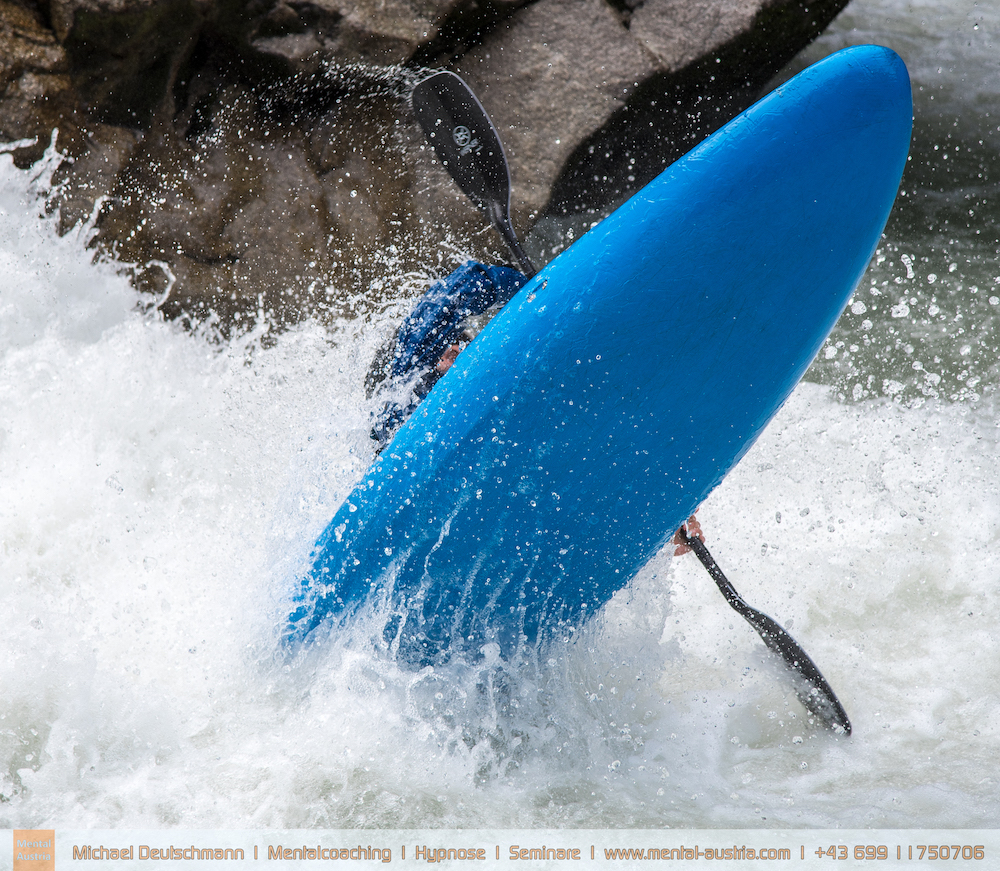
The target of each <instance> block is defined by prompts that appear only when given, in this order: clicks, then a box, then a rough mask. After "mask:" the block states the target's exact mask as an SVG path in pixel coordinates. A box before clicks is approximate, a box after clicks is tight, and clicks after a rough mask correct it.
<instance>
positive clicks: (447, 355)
mask: <svg viewBox="0 0 1000 871" xmlns="http://www.w3.org/2000/svg"><path fill="white" fill-rule="evenodd" d="M461 351H462V346H461V345H449V346H448V347H447V348H445V352H444V353H443V354H442V355H441V359H440V360H438V361H437V365H436V366H435V367H434V370H435V371H436V372H437V373H438V374H439V375H444V373H445V372H447V371H448V370H449V369H450V368H451V364H452V363H454V362H455V360H456V359H457V358H458V355H459V354H460V353H461Z"/></svg>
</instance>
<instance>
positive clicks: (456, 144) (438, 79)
mask: <svg viewBox="0 0 1000 871" xmlns="http://www.w3.org/2000/svg"><path fill="white" fill-rule="evenodd" d="M410 100H411V103H412V105H413V113H414V114H415V115H416V116H417V122H418V123H419V124H420V127H421V128H422V129H423V131H424V135H425V136H426V137H427V139H428V140H429V141H430V143H431V145H432V146H433V147H434V151H435V152H436V153H437V156H438V159H439V160H440V161H441V163H443V164H444V166H445V168H446V169H447V170H448V172H449V174H450V175H451V177H452V178H453V179H455V181H456V182H457V183H458V186H459V187H460V188H461V189H462V191H463V193H464V194H465V195H466V196H467V197H468V198H469V199H470V200H472V202H474V203H475V204H476V205H477V206H478V207H479V208H480V209H481V210H482V211H483V212H484V213H485V214H486V215H487V217H488V218H489V219H490V220H491V221H493V222H494V223H497V222H498V221H499V220H501V219H502V217H503V216H504V215H507V214H509V212H510V173H509V172H508V169H507V157H506V155H505V154H504V151H503V145H501V144H500V136H499V135H498V134H497V131H496V128H495V127H494V126H493V122H492V121H490V116H489V115H487V114H486V110H485V109H484V108H483V107H482V104H481V103H480V102H479V100H478V99H477V97H476V95H475V94H473V93H472V91H471V90H470V88H469V86H468V85H467V84H465V82H463V81H462V80H461V79H460V78H459V77H458V76H456V75H455V74H454V73H450V72H447V71H445V72H440V73H435V74H434V75H432V76H430V77H429V78H426V79H424V80H423V81H422V82H420V83H419V84H418V85H417V86H416V87H415V88H414V89H413V95H412V96H411V98H410Z"/></svg>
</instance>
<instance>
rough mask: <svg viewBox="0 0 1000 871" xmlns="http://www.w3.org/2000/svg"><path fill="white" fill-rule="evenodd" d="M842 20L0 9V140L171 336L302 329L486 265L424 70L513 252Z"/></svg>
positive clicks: (719, 3)
mask: <svg viewBox="0 0 1000 871" xmlns="http://www.w3.org/2000/svg"><path fill="white" fill-rule="evenodd" d="M846 3H847V0H645V2H642V0H535V2H523V0H379V2H376V0H277V2H276V0H0V139H3V140H5V141H19V142H20V141H22V140H31V142H30V143H23V142H22V144H21V146H20V147H18V148H17V149H16V150H15V151H14V157H15V160H16V161H17V163H18V164H19V165H21V166H25V165H28V164H30V163H32V162H34V161H36V160H38V159H39V157H40V156H41V154H42V152H43V151H44V149H45V147H46V146H47V145H48V144H49V142H50V139H51V134H52V131H53V130H54V129H57V130H58V135H57V139H56V141H57V147H58V148H59V149H60V150H61V151H62V152H63V153H65V155H66V156H67V160H66V162H65V163H64V164H63V167H62V168H61V170H60V172H59V180H60V182H61V189H60V192H59V195H58V197H57V198H56V200H55V202H54V205H55V206H58V208H59V209H60V212H61V219H62V222H63V225H64V226H67V227H68V226H71V225H73V224H75V223H77V222H79V221H81V220H87V219H91V218H92V219H93V220H94V221H95V222H96V224H95V226H96V231H97V233H96V237H95V245H96V246H98V248H99V249H100V250H101V251H104V252H108V253H110V254H113V256H115V257H117V258H118V259H119V260H121V261H124V262H128V263H134V264H137V266H136V280H137V281H138V282H139V284H140V286H142V287H144V288H145V289H148V290H149V291H150V292H152V293H159V294H161V295H162V294H163V293H164V291H165V290H166V289H167V288H168V286H169V287H171V293H170V297H169V299H167V300H166V301H165V304H164V311H166V312H167V313H169V314H171V315H174V316H176V315H179V314H192V313H198V312H204V311H207V310H212V311H216V312H217V313H219V314H220V315H221V316H222V317H223V319H227V318H229V317H230V316H232V315H234V314H235V313H236V312H244V311H256V310H258V309H259V308H264V309H266V310H273V311H274V312H276V313H281V315H282V316H284V317H289V318H297V317H299V316H301V315H302V314H303V313H305V312H309V311H315V310H317V309H321V308H323V307H329V306H334V307H337V308H343V307H345V306H352V305H359V304H360V305H364V304H366V303H367V302H368V301H370V300H373V299H379V298H381V297H383V296H385V295H391V294H393V293H394V292H396V289H397V284H398V280H397V278H398V276H399V274H400V273H401V272H407V271H414V272H416V273H418V275H425V274H429V273H433V272H434V271H435V270H443V269H445V268H447V267H448V266H449V265H450V264H451V263H452V262H453V261H454V260H455V259H456V258H457V257H459V256H464V255H469V254H471V255H475V256H480V257H485V258H504V257H505V252H504V249H503V245H502V242H501V241H500V239H499V238H498V237H497V236H496V235H495V234H494V232H493V231H492V230H490V229H485V228H484V226H483V222H482V220H481V219H480V217H479V216H478V214H477V213H476V212H475V211H474V210H473V209H472V207H471V206H469V205H468V203H466V202H465V200H464V198H463V197H462V195H461V194H460V193H459V191H458V190H457V188H456V187H455V186H454V185H453V184H452V183H451V182H450V180H449V179H448V177H447V176H446V174H445V173H444V172H443V171H442V170H441V169H440V167H438V166H437V165H436V163H435V161H434V159H433V156H432V153H431V152H430V150H429V149H426V148H425V147H424V144H423V141H422V136H421V134H420V131H419V129H418V128H417V126H416V124H415V121H414V119H413V117H412V113H411V112H410V110H409V106H408V102H407V99H408V93H409V90H410V88H411V87H412V85H413V83H414V82H415V81H418V80H419V78H420V77H421V75H422V74H425V73H426V71H427V70H428V69H432V68H441V67H446V68H450V69H454V70H456V71H457V72H459V73H460V74H461V75H462V76H463V77H465V78H466V80H467V81H468V82H469V83H470V84H471V85H472V86H473V88H474V89H475V90H476V92H477V93H478V94H479V95H480V98H481V99H482V102H483V104H484V106H485V107H486V109H487V111H489V112H490V114H491V115H492V117H493V119H494V122H495V123H496V126H497V128H498V130H499V131H500V134H501V136H502V138H503V140H504V144H505V146H506V149H507V151H508V156H509V157H510V161H511V174H512V180H513V204H512V205H513V211H514V223H515V227H516V228H517V230H518V232H519V233H521V234H525V233H528V232H529V231H530V230H531V228H532V227H533V226H534V225H535V224H536V222H538V221H539V219H540V218H544V217H548V218H558V216H561V215H565V214H572V213H578V212H587V211H589V210H594V211H597V212H600V211H601V210H605V209H607V208H608V207H610V206H611V205H613V204H615V203H616V202H618V201H620V200H621V199H622V198H624V197H625V196H627V195H628V194H629V193H631V192H633V191H634V190H636V189H638V188H639V187H640V186H641V185H642V184H644V183H645V182H646V181H648V180H649V179H651V178H652V177H653V176H655V175H656V173H657V172H659V171H660V170H661V169H662V168H663V166H665V165H666V164H668V163H669V162H671V161H672V160H674V159H675V158H676V157H677V156H679V155H680V154H682V153H684V152H685V151H687V150H688V149H689V148H690V147H691V146H692V145H694V144H696V143H697V142H698V141H699V140H700V139H702V138H703V137H704V136H706V135H707V134H708V133H710V132H712V131H713V130H714V129H716V128H717V127H718V126H720V125H721V124H722V123H724V122H725V121H727V120H728V119H729V118H731V117H732V116H733V115H734V114H736V113H737V112H738V111H740V110H741V109H743V108H744V107H745V106H746V105H748V104H749V103H750V102H751V101H752V100H753V99H754V98H755V97H756V95H757V93H758V91H759V89H760V88H761V87H762V86H763V84H764V83H765V82H767V80H768V79H769V78H770V77H771V76H772V75H773V74H774V73H775V72H776V71H777V70H778V69H780V68H781V66H783V65H784V64H785V63H786V62H787V61H788V60H789V59H791V58H792V57H793V56H794V55H795V54H796V53H797V52H798V51H799V50H800V49H801V48H803V47H804V46H805V45H807V44H808V43H809V42H810V41H811V40H812V39H814V38H815V37H816V36H817V35H818V34H819V33H820V32H822V30H823V29H824V28H825V27H826V26H827V24H828V23H829V22H830V21H831V20H832V19H833V18H834V17H835V16H836V14H837V13H838V12H839V11H840V10H841V9H842V8H843V7H844V6H845V5H846ZM390 276H391V277H393V279H394V280H392V281H388V280H387V279H388V278H389V277H390ZM418 280H419V279H418Z"/></svg>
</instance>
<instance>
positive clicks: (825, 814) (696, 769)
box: [0, 0, 1000, 828]
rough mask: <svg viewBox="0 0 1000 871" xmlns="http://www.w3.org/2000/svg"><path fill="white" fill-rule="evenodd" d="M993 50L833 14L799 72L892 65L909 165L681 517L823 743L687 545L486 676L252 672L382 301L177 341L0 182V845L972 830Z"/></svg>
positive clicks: (323, 499) (997, 104)
mask: <svg viewBox="0 0 1000 871" xmlns="http://www.w3.org/2000/svg"><path fill="white" fill-rule="evenodd" d="M998 37H1000V10H998V9H997V7H996V6H995V5H991V4H986V3H981V4H979V5H976V4H974V3H972V2H968V0H948V2H942V0H939V2H933V3H932V2H924V3H921V2H904V0H854V2H853V3H852V4H851V6H850V8H849V10H848V11H847V12H846V13H845V14H844V15H842V16H841V17H840V18H839V19H838V21H837V22H836V23H835V25H834V26H833V28H832V29H831V31H830V32H829V33H828V34H826V35H825V36H824V37H823V38H822V39H821V40H820V41H819V42H818V43H817V44H816V45H815V46H813V47H812V48H811V49H810V50H809V52H808V53H807V58H808V59H818V58H819V57H822V56H823V55H825V54H827V53H829V52H830V51H833V50H835V49H837V48H840V47H842V46H844V45H847V44H853V43H861V42H877V43H882V44H886V45H889V46H891V47H893V48H895V49H896V50H897V51H899V53H900V54H901V55H902V56H903V58H904V60H905V61H906V62H907V64H908V66H909V69H910V72H911V75H912V77H913V81H914V87H915V100H916V107H915V114H916V122H915V132H914V144H913V152H912V160H911V162H910V165H909V168H908V170H907V173H906V175H905V177H904V181H903V191H902V194H901V197H900V199H899V202H898V206H897V209H896V211H895V213H894V215H893V217H892V218H891V220H890V223H889V226H888V228H887V231H886V238H885V239H884V241H883V244H882V245H881V246H880V249H879V253H878V255H877V258H876V262H875V263H874V264H873V265H872V267H871V269H870V270H869V273H868V274H867V275H866V276H865V278H864V279H863V281H862V283H861V286H860V287H859V289H858V291H857V293H856V295H855V297H854V299H853V300H852V303H851V305H850V307H849V311H848V313H846V314H845V315H844V317H843V319H842V320H841V322H840V324H839V325H838V326H837V328H836V331H835V333H834V335H833V336H832V337H831V340H830V343H829V344H828V345H827V347H826V348H825V349H824V351H823V352H821V354H820V358H819V359H818V360H817V362H816V364H815V365H814V366H813V367H812V369H811V370H810V372H809V375H808V378H807V382H806V383H803V384H802V385H801V386H800V388H799V389H798V390H797V391H796V392H795V394H794V395H793V397H792V399H791V400H790V401H789V403H788V404H787V406H786V407H785V408H784V409H783V410H782V412H781V413H780V415H779V417H778V418H777V419H776V420H775V421H774V423H773V424H772V425H771V427H770V428H769V429H768V430H767V432H766V433H765V435H764V436H763V437H762V439H761V440H760V442H759V443H758V444H757V445H756V446H755V447H754V448H753V450H752V451H751V452H750V453H749V454H748V456H747V457H746V458H745V460H744V461H743V462H742V464H741V465H740V466H739V467H738V468H737V469H736V470H735V472H734V473H733V474H732V475H731V476H730V477H729V478H728V479H727V480H726V481H725V482H724V484H723V485H722V486H721V487H720V488H719V489H718V490H717V491H716V492H715V493H713V494H712V496H711V497H710V498H709V499H708V500H707V502H706V503H705V505H704V506H703V508H702V510H701V514H700V517H701V518H702V522H703V524H704V526H705V527H706V529H707V531H708V535H709V540H710V542H711V544H712V547H713V551H714V553H715V555H716V557H717V558H718V560H719V561H720V563H721V564H722V565H723V566H724V567H725V568H726V569H727V571H728V573H729V574H730V577H731V578H732V579H733V581H734V582H735V584H736V586H737V588H738V589H739V590H740V592H741V593H742V594H743V595H744V597H745V598H746V599H747V600H748V601H750V602H751V603H752V604H754V605H756V606H757V607H758V608H760V609H762V610H764V611H766V612H768V613H770V614H771V615H773V616H774V617H775V618H777V619H778V620H779V621H780V622H782V623H783V624H784V625H785V626H786V627H788V628H789V629H790V630H791V631H792V632H793V634H794V635H795V636H796V637H797V638H798V640H799V641H801V642H802V644H803V645H804V646H805V647H806V649H807V650H808V651H809V652H810V654H811V655H812V656H813V658H814V659H815V660H816V662H817V663H818V664H819V665H820V667H821V668H822V669H823V671H824V672H825V674H826V676H827V677H828V678H829V680H830V682H831V683H832V684H833V686H834V687H835V688H836V690H837V691H838V693H839V695H840V697H841V699H842V701H843V702H844V704H845V706H846V708H847V710H848V712H849V713H850V714H851V717H852V720H853V723H854V732H853V735H852V736H851V737H849V738H848V737H844V736H840V737H838V736H834V735H830V734H826V733H820V732H817V730H816V729H815V728H814V727H813V726H812V725H810V724H809V722H808V721H807V720H806V718H805V716H804V713H803V710H802V709H801V707H800V706H799V704H798V702H797V701H796V699H795V697H794V694H793V693H792V692H791V689H790V687H789V686H788V684H787V683H786V681H785V679H784V677H783V675H782V673H781V669H780V668H779V667H777V666H776V665H775V664H774V663H773V662H772V661H771V660H770V659H769V658H768V657H767V656H766V654H765V653H764V650H763V646H762V644H761V643H760V641H759V640H758V639H757V637H756V636H755V635H754V634H753V632H752V630H750V629H749V627H747V626H746V625H745V624H744V623H743V622H742V621H741V620H740V619H739V618H738V617H736V616H735V614H734V613H733V612H732V611H730V610H729V609H728V608H727V607H726V605H725V603H724V602H723V600H722V599H721V597H719V595H718V593H717V592H716V591H715V590H714V587H713V585H712V583H711V581H710V579H709V578H708V577H707V576H706V575H705V574H704V572H703V571H701V569H700V567H699V566H698V565H697V564H696V563H695V561H694V559H693V557H684V558H680V559H671V558H670V557H669V556H666V555H663V556H661V557H659V558H658V559H656V560H654V562H653V563H652V564H651V565H650V566H649V567H647V569H646V570H645V571H644V572H643V573H642V575H641V576H640V577H639V578H637V579H635V581H634V582H633V583H632V584H631V585H630V586H629V587H628V588H627V589H626V590H624V591H622V593H621V594H620V595H619V596H617V597H616V598H615V599H614V600H613V601H612V602H611V603H610V604H609V605H608V606H607V607H606V608H605V609H604V611H603V613H602V614H601V615H600V616H599V617H598V618H597V619H595V620H594V621H593V622H592V623H591V624H590V625H589V626H588V627H587V629H586V631H585V632H584V633H583V635H584V637H583V638H582V639H580V640H578V642H577V643H575V644H574V645H572V646H568V647H566V648H565V649H561V650H559V651H554V652H550V653H551V655H548V658H547V660H546V661H543V662H539V663H537V665H536V667H534V668H531V669H527V670H523V671H518V672H517V673H505V672H504V670H503V669H502V667H500V666H498V665H497V664H495V663H494V664H489V663H487V664H482V665H480V666H478V667H476V668H472V667H466V668H462V667H459V666H454V667H452V668H450V669H446V670H444V671H430V670H425V671H423V672H419V673H413V672H409V671H406V670H403V669H400V668H398V667H396V666H395V665H394V664H393V663H392V662H387V661H385V660H384V659H383V658H381V657H380V656H379V655H378V654H377V652H375V651H373V650H371V649H370V647H369V645H368V644H367V643H366V641H365V639H366V638H367V637H369V628H368V627H364V626H359V627H358V629H357V631H356V632H355V633H353V634H352V636H351V637H349V638H343V639H340V640H338V641H336V642H334V643H331V644H330V645H328V646H325V647H323V648H321V649H320V650H317V651H315V652H314V653H313V654H312V655H311V656H309V657H306V658H304V659H299V660H288V659H286V658H283V657H282V656H279V655H277V654H276V653H275V651H276V631H277V630H276V627H277V625H278V622H279V619H280V617H281V615H282V614H283V613H284V611H283V609H284V596H285V595H286V594H287V588H286V587H285V583H286V580H287V578H288V577H290V576H291V575H292V574H293V573H294V571H295V568H296V566H298V565H299V563H300V561H301V559H302V558H303V557H304V555H305V554H306V553H307V552H308V550H309V547H310V544H311V543H312V541H313V540H314V539H315V536H316V535H317V534H318V532H319V531H320V530H321V529H322V527H323V526H324V524H325V523H326V521H327V520H328V519H329V517H330V516H331V515H332V513H333V511H334V510H335V508H336V507H337V506H338V504H339V502H340V500H341V499H342V498H343V497H344V496H345V495H346V494H347V493H348V492H349V491H350V489H351V487H352V486H353V485H354V484H355V483H356V482H357V481H358V480H359V478H360V477H361V475H362V473H363V471H364V469H365V467H366V466H367V464H368V462H369V461H370V459H371V447H370V443H369V441H368V438H367V429H368V417H367V414H368V406H367V401H366V400H365V398H364V390H363V384H362V381H363V375H364V371H365V369H366V367H367V365H368V362H369V361H370V359H371V358H372V356H373V354H374V352H375V350H376V348H377V346H378V344H379V342H380V341H381V340H382V339H383V338H384V336H385V335H386V332H387V330H388V329H389V328H390V326H391V324H392V323H394V322H398V319H399V318H400V317H401V316H402V314H403V308H402V307H401V306H397V307H390V308H389V309H387V310H386V311H384V312H382V313H381V314H380V315H379V316H378V317H374V318H372V319H371V320H369V321H361V320H350V321H344V322H342V323H339V324H336V325H334V327H333V328H332V329H331V328H330V327H329V326H326V327H323V326H320V325H318V324H316V323H306V324H303V325H301V326H300V327H298V328H296V329H293V330H290V331H286V332H284V333H282V334H281V335H280V336H278V337H277V338H274V337H271V339H270V340H269V341H264V337H265V334H266V333H267V330H268V327H267V325H266V321H265V320H264V319H262V320H261V321H260V323H259V324H258V325H257V327H256V328H255V329H253V330H251V331H250V332H248V333H246V334H244V335H243V336H242V337H241V338H239V339H234V340H232V341H231V342H229V343H227V344H220V343H219V342H217V341H215V340H213V338H212V335H211V330H210V328H206V329H204V330H202V331H200V332H197V331H196V332H194V333H192V332H186V331H184V330H182V329H180V328H178V327H177V326H176V325H172V324H169V323H165V322H164V321H163V319H162V318H160V317H159V316H158V313H157V310H156V308H155V302H156V301H155V300H150V299H149V298H143V299H139V298H138V297H137V295H136V294H135V293H134V292H133V291H132V290H131V289H130V287H129V285H128V282H127V281H126V279H125V278H124V277H123V276H122V275H120V274H119V273H118V272H117V271H116V270H115V268H114V267H113V265H109V264H96V265H95V264H93V263H91V262H90V257H89V255H88V254H87V252H86V250H85V243H86V236H87V233H86V230H85V229H84V230H81V231H80V232H79V233H74V234H70V235H68V236H65V237H62V238H59V237H58V236H57V235H56V233H55V230H54V225H53V221H51V220H49V219H46V218H44V217H41V213H42V211H43V209H42V206H41V202H40V200H39V199H38V197H39V195H41V194H43V193H44V190H45V185H46V177H47V176H46V171H45V169H44V168H39V170H37V171H36V176H37V177H33V176H32V175H30V174H28V173H24V172H21V171H18V170H16V169H14V168H13V167H12V165H11V164H10V162H9V160H7V159H6V158H4V159H3V160H2V162H0V263H2V269H3V273H4V280H3V286H2V289H0V354H2V358H0V359H2V368H0V408H2V415H0V600H2V601H0V615H2V616H0V620H2V621H3V631H2V632H0V687H2V688H3V690H2V701H0V826H3V827H8V828H13V827H32V826H43V825H52V824H56V825H61V826H70V827H74V828H88V827H93V828H114V827H126V826H128V827H152V828H159V827H171V826H186V827H200V828H215V827H236V828H250V827H267V828H277V827H281V828H284V827H292V828H294V827H323V828H340V827H378V828H409V827H416V828H423V827H451V828H461V827H480V826H487V825H488V826H491V827H544V828H559V827H611V828H640V827H650V828H661V827H754V826H761V827H821V828H836V827H853V828H859V827H869V826H874V827H913V826H919V827H924V826H934V827H942V828H945V827H965V826H991V825H995V820H996V819H997V818H998V814H1000V798H998V796H1000V790H998V788H997V770H996V769H997V763H996V759H997V758H1000V697H998V694H997V692H996V687H997V686H998V685H1000V633H998V632H996V631H995V627H996V623H997V621H998V619H1000V596H998V594H997V587H996V581H997V578H998V575H1000V557H998V556H997V553H998V547H997V545H998V543H1000V494H998V484H997V482H998V481H1000V450H998V447H1000V444H998V443H1000V407H998V397H997V391H996V385H997V381H998V377H1000V364H998V352H1000V317H998V315H1000V265H998V264H997V262H996V258H997V252H998V244H1000V243H998V240H997V237H998V229H997V216H998V211H997V210H998V208H1000V205H998V200H997V197H996V194H997V192H998V191H997V186H998V179H1000V63H998V52H997V41H998ZM798 66H801V64H800V63H798V64H797V67H798Z"/></svg>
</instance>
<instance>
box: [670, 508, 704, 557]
mask: <svg viewBox="0 0 1000 871" xmlns="http://www.w3.org/2000/svg"><path fill="white" fill-rule="evenodd" d="M697 513H698V512H697V511H695V513H694V514H697ZM694 514H692V515H691V516H690V517H689V518H688V519H687V522H686V523H685V524H684V525H683V526H682V527H681V528H680V529H678V530H677V532H676V533H674V544H676V545H677V547H676V548H675V549H674V556H681V554H685V553H690V551H691V548H689V547H688V546H687V545H686V544H684V537H683V535H681V530H687V534H688V537H691V536H693V537H695V538H700V539H701V540H702V541H704V540H705V533H704V532H702V531H701V524H700V523H699V522H698V518H697V517H695V516H694Z"/></svg>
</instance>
